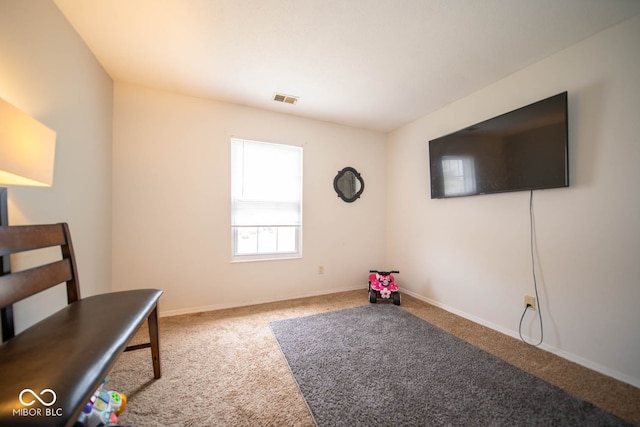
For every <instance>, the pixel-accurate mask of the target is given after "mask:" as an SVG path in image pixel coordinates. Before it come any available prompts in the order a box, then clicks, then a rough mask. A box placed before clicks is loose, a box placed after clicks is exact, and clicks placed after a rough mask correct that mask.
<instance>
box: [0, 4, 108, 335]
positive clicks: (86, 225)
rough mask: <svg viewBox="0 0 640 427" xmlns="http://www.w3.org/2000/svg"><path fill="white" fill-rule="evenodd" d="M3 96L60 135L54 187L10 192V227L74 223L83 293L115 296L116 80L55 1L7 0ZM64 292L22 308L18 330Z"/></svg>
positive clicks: (60, 300)
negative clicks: (113, 170) (113, 167)
mask: <svg viewBox="0 0 640 427" xmlns="http://www.w3.org/2000/svg"><path fill="white" fill-rule="evenodd" d="M0 98H3V99H5V100H6V101H8V102H10V103H12V104H13V105H15V106H16V107H18V108H20V109H22V110H23V111H25V112H27V113H28V114H30V115H31V116H33V117H34V118H36V119H37V120H39V121H41V122H42V123H43V124H45V125H46V126H48V127H49V128H51V129H53V130H55V131H56V132H57V140H56V156H55V166H54V180H53V187H51V188H35V187H15V186H12V187H10V188H9V222H10V223H11V224H13V225H19V224H34V223H54V222H68V223H69V225H70V227H71V233H72V237H73V243H74V246H75V251H76V255H77V260H78V264H79V276H80V286H81V293H82V295H83V296H89V295H92V294H96V293H102V292H108V291H109V290H110V289H111V139H112V113H113V83H112V81H111V79H110V78H109V76H108V75H107V74H106V73H105V71H104V70H103V68H102V67H101V66H100V64H99V63H98V62H97V61H96V59H95V57H94V56H93V55H92V54H91V52H90V51H89V49H88V48H87V46H86V45H85V44H84V42H82V40H81V39H80V37H79V36H78V35H77V33H76V32H75V30H73V28H72V27H71V26H70V25H69V23H68V22H67V20H66V19H65V18H64V17H63V15H62V14H61V13H60V11H59V10H58V8H57V7H56V6H55V5H54V4H53V2H51V1H48V0H31V1H28V2H23V1H10V0H0ZM19 264H20V259H16V260H15V262H14V265H19ZM65 295H66V294H65V292H64V286H59V287H57V288H55V289H53V290H50V291H46V292H44V293H42V294H40V295H39V296H38V297H35V298H34V300H31V301H29V302H24V303H22V302H21V303H18V304H16V306H15V316H16V329H17V330H18V331H19V330H21V329H23V328H24V327H26V326H27V325H29V324H31V323H33V322H34V321H36V320H38V319H40V318H43V317H45V316H46V315H48V314H50V313H52V312H54V311H56V310H57V309H59V308H60V307H62V306H63V305H64V304H66V296H65Z"/></svg>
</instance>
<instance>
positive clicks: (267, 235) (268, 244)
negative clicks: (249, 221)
mask: <svg viewBox="0 0 640 427" xmlns="http://www.w3.org/2000/svg"><path fill="white" fill-rule="evenodd" d="M277 243H278V230H277V228H276V227H260V228H258V253H259V254H273V253H276V252H277V248H278V246H277Z"/></svg>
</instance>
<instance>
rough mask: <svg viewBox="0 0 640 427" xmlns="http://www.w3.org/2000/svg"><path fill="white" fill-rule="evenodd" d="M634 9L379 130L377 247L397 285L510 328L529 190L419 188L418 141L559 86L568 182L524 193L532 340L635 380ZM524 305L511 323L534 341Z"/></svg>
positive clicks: (637, 170)
mask: <svg viewBox="0 0 640 427" xmlns="http://www.w3.org/2000/svg"><path fill="white" fill-rule="evenodd" d="M638 40H640V17H636V18H634V19H632V20H630V21H627V22H625V23H622V24H621V25H618V26H616V27H613V28H611V29H609V30H607V31H604V32H602V33H600V34H598V35H596V36H594V37H592V38H589V39H587V40H585V41H583V42H581V43H579V44H577V45H574V46H573V47H571V48H569V49H567V50H565V51H563V52H560V53H558V54H556V55H554V56H552V57H549V58H547V59H545V60H543V61H541V62H539V63H537V64H535V65H532V66H530V67H527V68H526V69H524V70H522V71H520V72H518V73H515V74H513V75H510V76H509V77H507V78H505V79H503V80H501V81H499V82H497V83H495V84H493V85H491V86H489V87H486V88H484V89H482V90H480V91H478V92H476V93H474V94H471V95H470V96H468V97H466V98H464V99H461V100H459V101H457V102H455V103H453V104H451V105H448V106H447V107H445V108H443V109H441V110H439V111H436V112H434V113H432V114H429V115H427V116H425V117H423V118H421V119H420V120H417V121H415V122H414V123H411V124H409V125H407V126H405V127H403V128H401V129H399V130H397V131H395V132H393V133H392V134H390V135H389V144H388V155H389V158H390V164H389V169H388V171H387V178H388V179H387V194H388V196H387V197H388V201H389V206H390V208H389V210H388V212H387V221H388V225H387V231H388V236H387V241H388V244H389V245H388V250H387V252H386V260H387V262H388V263H389V264H391V265H394V266H397V267H398V268H399V269H400V270H401V271H402V275H401V277H402V284H403V285H404V286H405V288H406V290H407V291H409V292H411V293H413V294H415V295H417V296H419V297H421V298H423V299H425V300H427V301H431V302H433V303H435V304H437V305H440V306H442V307H444V308H447V309H449V310H451V311H453V312H456V313H459V314H461V315H463V316H466V317H468V318H471V319H473V320H476V321H478V322H480V323H483V324H485V325H488V326H490V327H493V328H495V329H498V330H501V331H503V332H506V333H508V334H511V335H513V336H518V322H519V320H520V316H521V314H522V310H523V297H524V295H525V294H528V295H533V292H534V289H533V279H532V274H531V255H530V251H529V193H528V192H517V193H508V194H497V195H484V196H474V197H464V198H457V199H443V200H431V199H430V193H429V163H428V141H429V140H430V139H433V138H436V137H439V136H442V135H445V134H447V133H450V132H452V131H456V130H458V129H460V128H463V127H466V126H469V125H472V124H474V123H477V122H479V121H482V120H485V119H488V118H491V117H493V116H496V115H498V114H501V113H504V112H507V111H510V110H512V109H515V108H518V107H521V106H523V105H526V104H529V103H531V102H534V101H537V100H540V99H543V98H545V97H547V96H551V95H555V94H556V93H559V92H562V91H564V90H567V91H568V92H569V121H570V126H569V140H570V141H569V157H570V185H571V186H570V188H566V189H553V190H545V191H535V192H534V195H533V198H534V200H533V204H534V223H535V235H536V243H537V244H536V257H537V258H536V263H537V267H538V268H537V277H538V285H539V291H540V299H541V306H542V317H543V321H544V328H545V329H544V343H543V347H544V348H547V349H550V350H552V351H555V352H558V353H560V354H561V355H563V356H564V357H566V358H569V359H571V360H574V361H577V362H579V363H581V364H583V365H586V366H589V367H591V368H595V369H597V370H599V371H602V372H604V373H606V374H608V375H611V376H614V377H616V378H619V379H621V380H623V381H627V382H629V383H632V384H634V385H636V386H640V363H639V361H640V329H638V325H640V309H638V307H639V305H640V286H639V283H640V282H639V280H640V262H638V260H639V259H640V191H639V190H638V183H639V182H640V167H639V164H640V120H638V114H639V112H640V80H639V77H638V76H640V49H638ZM537 320H538V319H537V318H536V317H534V316H533V315H531V314H530V315H529V316H528V317H527V318H526V321H525V327H524V330H523V332H524V333H525V335H526V336H528V337H530V338H531V340H532V341H538V339H539V331H538V323H536V322H537Z"/></svg>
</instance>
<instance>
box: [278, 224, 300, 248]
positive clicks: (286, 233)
mask: <svg viewBox="0 0 640 427" xmlns="http://www.w3.org/2000/svg"><path fill="white" fill-rule="evenodd" d="M296 231H297V227H278V252H281V253H282V252H288V253H295V252H296V240H297V239H296V234H297V233H296Z"/></svg>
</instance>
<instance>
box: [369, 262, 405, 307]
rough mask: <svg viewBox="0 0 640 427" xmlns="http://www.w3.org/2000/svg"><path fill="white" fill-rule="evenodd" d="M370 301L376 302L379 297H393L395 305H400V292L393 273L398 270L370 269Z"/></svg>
mask: <svg viewBox="0 0 640 427" xmlns="http://www.w3.org/2000/svg"><path fill="white" fill-rule="evenodd" d="M369 273H370V274H369V302H371V303H372V304H375V303H376V302H377V301H378V298H382V299H387V300H388V299H391V300H393V303H394V304H395V305H400V292H399V291H398V284H397V283H396V280H395V277H393V273H397V274H400V272H399V271H397V270H391V271H378V270H369Z"/></svg>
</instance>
